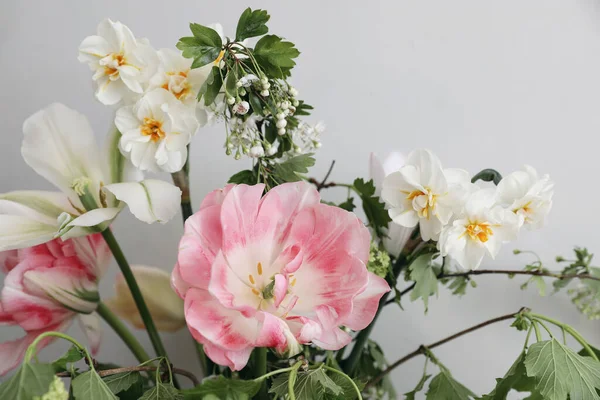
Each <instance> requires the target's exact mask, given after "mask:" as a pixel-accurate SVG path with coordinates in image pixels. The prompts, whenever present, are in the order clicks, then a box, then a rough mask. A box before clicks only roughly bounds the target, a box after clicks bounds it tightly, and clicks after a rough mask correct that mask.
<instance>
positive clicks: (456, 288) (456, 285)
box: [444, 276, 471, 296]
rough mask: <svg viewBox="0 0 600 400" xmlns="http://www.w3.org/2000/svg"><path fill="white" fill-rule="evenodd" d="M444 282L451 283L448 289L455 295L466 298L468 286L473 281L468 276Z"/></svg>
mask: <svg viewBox="0 0 600 400" xmlns="http://www.w3.org/2000/svg"><path fill="white" fill-rule="evenodd" d="M444 281H447V282H449V284H448V289H449V290H451V291H452V294H453V295H455V296H464V295H465V294H467V286H468V285H469V282H470V281H471V280H470V279H469V278H468V277H466V276H457V277H453V278H450V279H447V280H444Z"/></svg>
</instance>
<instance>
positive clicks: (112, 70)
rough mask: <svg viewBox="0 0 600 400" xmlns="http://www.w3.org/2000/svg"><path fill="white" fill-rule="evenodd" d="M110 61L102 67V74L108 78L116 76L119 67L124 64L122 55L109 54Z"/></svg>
mask: <svg viewBox="0 0 600 400" xmlns="http://www.w3.org/2000/svg"><path fill="white" fill-rule="evenodd" d="M111 57H112V60H111V61H110V62H109V63H108V64H107V65H106V66H105V67H104V74H105V75H108V76H113V75H118V74H119V70H118V69H117V68H118V67H120V66H123V65H125V64H126V60H125V56H124V55H123V53H113V54H111Z"/></svg>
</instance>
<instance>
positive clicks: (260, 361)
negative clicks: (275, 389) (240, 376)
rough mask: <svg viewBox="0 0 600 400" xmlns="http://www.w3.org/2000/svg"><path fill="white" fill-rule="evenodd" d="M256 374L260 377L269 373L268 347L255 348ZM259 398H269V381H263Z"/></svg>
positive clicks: (264, 399) (262, 399)
mask: <svg viewBox="0 0 600 400" xmlns="http://www.w3.org/2000/svg"><path fill="white" fill-rule="evenodd" d="M253 358H254V374H255V375H256V376H257V378H258V377H260V376H263V375H266V373H267V348H266V347H257V348H256V349H254V354H253ZM258 398H259V399H261V400H268V399H269V394H268V391H267V382H266V381H265V380H263V381H262V384H261V386H260V391H259V392H258Z"/></svg>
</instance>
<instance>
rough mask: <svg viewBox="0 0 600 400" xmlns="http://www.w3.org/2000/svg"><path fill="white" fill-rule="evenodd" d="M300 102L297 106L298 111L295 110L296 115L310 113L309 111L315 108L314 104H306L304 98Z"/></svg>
mask: <svg viewBox="0 0 600 400" xmlns="http://www.w3.org/2000/svg"><path fill="white" fill-rule="evenodd" d="M298 103H299V104H298V107H296V111H295V112H294V115H295V116H296V117H297V116H300V115H310V112H309V111H310V110H312V109H314V107H313V106H311V105H309V104H306V103H305V102H304V100H300V101H299V102H298Z"/></svg>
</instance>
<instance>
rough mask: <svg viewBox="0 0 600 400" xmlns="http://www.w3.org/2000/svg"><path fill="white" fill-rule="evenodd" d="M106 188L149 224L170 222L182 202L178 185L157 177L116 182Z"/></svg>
mask: <svg viewBox="0 0 600 400" xmlns="http://www.w3.org/2000/svg"><path fill="white" fill-rule="evenodd" d="M104 189H105V190H108V191H109V192H111V193H112V194H114V195H115V197H116V198H117V199H119V200H121V201H123V202H125V203H126V204H127V205H128V206H129V210H130V211H131V213H132V214H133V215H135V217H136V218H137V219H139V220H140V221H144V222H146V223H149V224H151V223H154V222H160V223H166V222H168V221H169V220H170V219H171V218H173V217H174V216H175V214H177V211H178V210H179V205H180V202H181V190H180V189H179V188H178V187H176V186H174V185H172V184H170V183H167V182H164V181H160V180H155V179H146V180H143V181H140V182H124V183H115V184H112V185H108V186H105V187H104Z"/></svg>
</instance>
